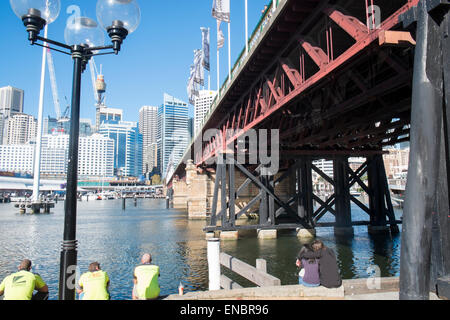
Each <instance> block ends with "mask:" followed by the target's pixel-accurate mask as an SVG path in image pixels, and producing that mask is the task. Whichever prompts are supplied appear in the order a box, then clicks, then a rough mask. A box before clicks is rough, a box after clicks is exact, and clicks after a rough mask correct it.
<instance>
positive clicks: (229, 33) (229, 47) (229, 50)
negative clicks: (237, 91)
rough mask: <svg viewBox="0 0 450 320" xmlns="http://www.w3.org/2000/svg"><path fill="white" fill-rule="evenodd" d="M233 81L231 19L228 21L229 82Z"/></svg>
mask: <svg viewBox="0 0 450 320" xmlns="http://www.w3.org/2000/svg"><path fill="white" fill-rule="evenodd" d="M230 82H231V21H230V22H228V83H230Z"/></svg>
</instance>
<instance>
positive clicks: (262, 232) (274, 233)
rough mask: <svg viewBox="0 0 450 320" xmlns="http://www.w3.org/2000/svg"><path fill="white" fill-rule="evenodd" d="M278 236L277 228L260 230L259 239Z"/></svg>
mask: <svg viewBox="0 0 450 320" xmlns="http://www.w3.org/2000/svg"><path fill="white" fill-rule="evenodd" d="M277 238H278V231H277V230H258V239H260V240H274V239H277Z"/></svg>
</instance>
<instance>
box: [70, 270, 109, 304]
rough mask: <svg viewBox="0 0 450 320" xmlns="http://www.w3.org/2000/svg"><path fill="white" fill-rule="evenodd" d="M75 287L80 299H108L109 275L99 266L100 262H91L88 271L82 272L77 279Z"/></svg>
mask: <svg viewBox="0 0 450 320" xmlns="http://www.w3.org/2000/svg"><path fill="white" fill-rule="evenodd" d="M78 285H79V288H78V289H77V292H78V294H79V295H80V300H109V298H110V297H109V292H108V287H109V277H108V274H107V273H106V272H105V271H103V270H102V269H101V268H100V263H98V262H92V263H91V264H90V265H89V272H86V273H84V274H83V275H82V276H81V277H80V280H79V281H78Z"/></svg>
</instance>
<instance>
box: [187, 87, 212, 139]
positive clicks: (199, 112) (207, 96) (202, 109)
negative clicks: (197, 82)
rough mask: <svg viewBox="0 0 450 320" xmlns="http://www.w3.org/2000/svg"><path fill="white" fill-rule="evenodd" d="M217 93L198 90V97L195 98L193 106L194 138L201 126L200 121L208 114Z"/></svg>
mask: <svg viewBox="0 0 450 320" xmlns="http://www.w3.org/2000/svg"><path fill="white" fill-rule="evenodd" d="M216 95H217V92H216V91H211V90H200V92H199V96H198V97H197V98H195V105H194V126H195V128H194V133H193V135H194V136H196V135H197V133H198V130H199V129H200V128H201V126H202V121H203V119H205V117H206V115H207V114H208V112H209V110H210V108H211V104H212V102H213V101H214V98H215V97H216Z"/></svg>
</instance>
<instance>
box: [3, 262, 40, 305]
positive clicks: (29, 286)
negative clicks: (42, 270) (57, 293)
mask: <svg viewBox="0 0 450 320" xmlns="http://www.w3.org/2000/svg"><path fill="white" fill-rule="evenodd" d="M34 290H37V293H36V294H34V295H33V292H34ZM2 295H5V296H4V298H3V300H48V287H47V284H46V283H45V282H44V280H42V278H41V276H40V275H38V274H35V273H32V272H31V261H30V260H28V259H25V260H23V261H22V262H21V263H20V265H19V267H18V272H16V273H13V274H11V275H9V276H7V277H6V278H5V279H4V280H3V281H2V283H1V284H0V296H2Z"/></svg>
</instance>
